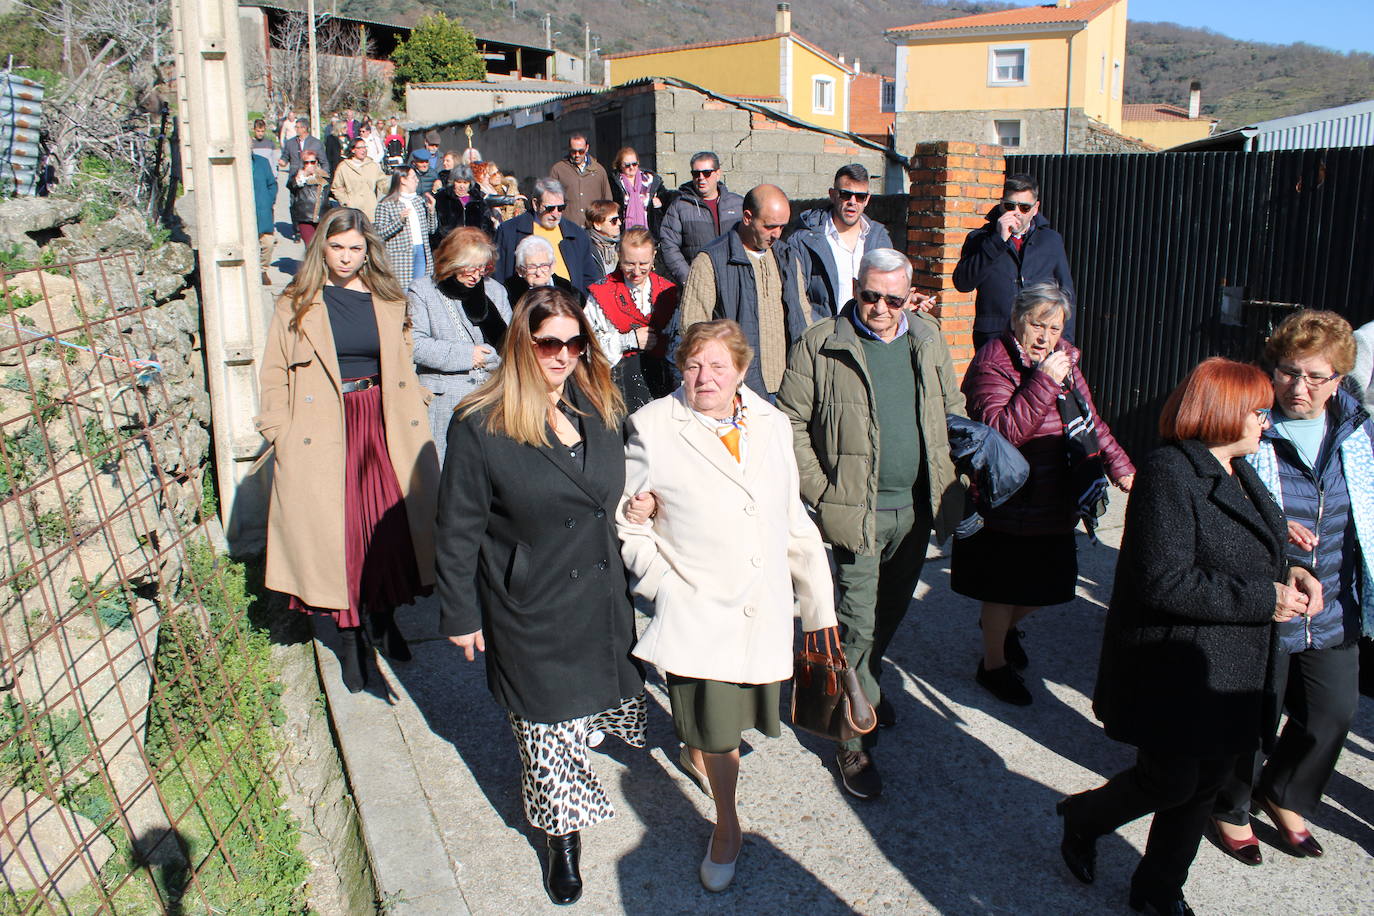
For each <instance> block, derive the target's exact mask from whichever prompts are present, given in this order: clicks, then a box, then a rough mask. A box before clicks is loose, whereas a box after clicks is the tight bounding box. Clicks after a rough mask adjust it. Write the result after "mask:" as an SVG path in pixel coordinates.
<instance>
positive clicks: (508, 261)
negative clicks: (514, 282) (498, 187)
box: [496, 178, 604, 297]
mask: <svg viewBox="0 0 1374 916" xmlns="http://www.w3.org/2000/svg"><path fill="white" fill-rule="evenodd" d="M530 204H531V207H532V209H531V210H529V211H528V212H525V213H521V214H520V215H519V216H516V217H514V218H512V219H508V220H506V221H505V222H503V223H501V225H500V226H498V227H497V229H496V249H497V258H496V270H497V279H498V280H500V281H501V282H502V283H505V282H506V281H507V280H509V279H510V278H511V277H513V276H514V275H515V249H516V247H517V246H518V245H519V244H520V242H521V241H522V240H524V239H526V238H528V237H529V236H531V235H535V236H538V237H540V238H542V239H544V240H545V241H546V242H548V243H549V245H551V246H552V247H553V252H554V267H553V272H554V274H555V275H557V276H560V277H562V278H563V279H564V280H567V281H568V282H569V283H571V284H572V286H573V287H574V288H575V289H576V290H577V291H578V293H580V294H581V295H582V296H583V297H585V296H586V295H587V287H589V286H591V285H592V284H593V283H595V282H596V281H597V280H600V279H601V278H602V276H604V274H602V272H601V264H600V262H598V261H597V259H596V255H594V254H593V253H592V240H591V239H590V238H589V237H588V236H587V232H586V230H585V229H583V228H582V227H581V226H578V225H576V224H575V223H573V222H572V221H571V220H570V219H568V218H566V216H565V214H567V212H568V203H567V196H566V192H565V191H564V189H563V185H561V184H559V183H558V182H557V181H554V180H553V179H552V178H541V179H539V180H538V181H536V182H535V183H534V194H533V195H532V196H531V198H530Z"/></svg>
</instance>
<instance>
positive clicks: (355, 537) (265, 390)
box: [254, 209, 439, 692]
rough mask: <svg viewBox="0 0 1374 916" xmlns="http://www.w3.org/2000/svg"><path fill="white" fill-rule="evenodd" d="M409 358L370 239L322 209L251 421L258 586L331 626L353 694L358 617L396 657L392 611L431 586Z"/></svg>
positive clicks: (355, 222)
mask: <svg viewBox="0 0 1374 916" xmlns="http://www.w3.org/2000/svg"><path fill="white" fill-rule="evenodd" d="M413 350H414V343H413V341H412V339H411V332H410V319H409V317H408V316H407V314H406V299H405V293H404V292H403V291H402V289H401V287H400V285H399V284H398V283H397V282H396V280H395V278H394V277H392V276H391V273H390V272H389V271H388V270H387V266H386V258H385V255H384V254H383V248H382V243H381V240H380V239H378V238H377V235H376V233H375V232H373V231H372V226H371V224H370V223H369V222H368V220H367V218H366V217H365V216H363V214H362V213H361V212H359V211H358V210H354V209H338V210H333V211H331V212H330V213H328V214H327V215H326V216H325V218H324V219H323V220H322V221H321V222H320V226H319V231H318V232H317V233H316V235H315V238H314V240H313V241H312V242H311V244H310V247H309V248H307V249H306V252H305V257H304V259H303V261H302V263H301V268H300V271H299V272H298V273H297V274H296V278H295V279H294V280H293V281H292V282H291V283H290V284H289V285H288V286H287V287H286V289H285V291H284V292H283V293H282V295H281V298H280V299H278V300H277V306H276V309H275V311H274V312H273V315H272V324H271V327H270V328H269V330H268V334H267V351H266V353H265V354H264V356H263V361H262V370H261V377H260V382H259V386H260V396H261V407H262V410H261V413H260V414H259V415H258V416H257V417H256V418H255V420H254V422H255V424H256V426H257V428H258V431H259V432H260V433H262V435H263V438H265V439H266V440H267V441H268V443H269V444H270V446H271V453H272V454H273V456H274V459H275V470H274V474H273V479H272V496H271V503H270V506H269V511H268V520H267V577H266V582H267V586H268V588H271V589H275V590H276V591H279V592H284V593H285V594H287V595H290V596H291V606H292V607H293V608H295V609H298V610H303V611H309V612H317V613H326V614H329V615H330V616H332V617H333V618H334V621H335V623H336V624H337V625H338V627H339V633H340V642H341V646H342V648H341V650H340V664H341V666H342V668H343V679H344V684H345V685H346V686H347V687H348V689H349V690H350V691H353V692H357V691H359V690H362V689H363V687H364V686H366V683H367V655H368V654H370V652H369V650H368V649H367V642H366V640H365V639H363V638H362V634H361V633H360V632H359V631H360V629H361V627H362V623H363V619H364V616H367V617H369V618H370V620H371V623H372V629H373V633H374V634H375V636H376V638H377V640H378V642H379V643H380V647H381V649H382V651H383V652H385V653H386V654H387V655H388V656H389V657H391V658H393V659H396V660H398V661H405V660H407V659H409V658H410V650H409V648H408V647H407V646H406V643H405V639H404V638H403V637H402V635H401V632H400V630H399V629H398V628H397V626H396V620H395V611H396V607H397V606H398V605H401V604H407V603H409V602H410V601H412V600H413V599H414V598H415V596H416V595H418V594H421V593H423V592H426V591H428V589H429V588H430V587H432V586H433V584H434V514H435V503H436V496H437V491H438V479H439V462H438V458H437V457H436V454H435V450H434V442H433V440H432V439H431V438H430V431H429V418H428V414H427V411H426V404H427V402H428V398H429V395H428V392H426V391H425V390H424V388H422V387H421V386H420V382H419V380H418V379H417V378H416V376H415V364H414V360H413V357H412V352H413Z"/></svg>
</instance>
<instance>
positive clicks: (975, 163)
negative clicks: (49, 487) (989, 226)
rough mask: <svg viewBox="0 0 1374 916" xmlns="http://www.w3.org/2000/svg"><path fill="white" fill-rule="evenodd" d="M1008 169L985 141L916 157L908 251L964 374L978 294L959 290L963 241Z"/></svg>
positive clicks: (932, 146) (949, 145) (940, 147)
mask: <svg viewBox="0 0 1374 916" xmlns="http://www.w3.org/2000/svg"><path fill="white" fill-rule="evenodd" d="M1005 171H1006V160H1005V159H1004V158H1003V156H1002V148H1001V147H1000V146H989V145H987V144H983V143H966V142H961V141H953V140H939V141H936V142H933V143H920V144H917V146H916V152H915V153H914V154H913V155H912V157H911V170H910V173H909V177H910V179H911V199H910V203H909V205H908V211H907V218H906V225H907V233H906V236H907V243H906V253H907V256H908V257H909V258H911V264H912V266H913V268H914V269H915V276H914V281H913V282H915V284H916V287H917V288H918V289H921V290H924V291H925V292H927V293H934V294H935V295H937V296H939V297H940V304H939V306H938V307H937V308H936V310H935V312H934V313H933V314H935V315H936V316H937V317H939V318H940V324H941V326H942V327H943V328H944V332H945V341H946V343H948V344H949V349H950V354H951V355H952V356H953V357H954V369H955V371H956V372H957V373H959V375H960V376H962V375H963V373H964V367H965V366H967V365H968V362H969V360H970V359H972V358H973V293H961V292H959V291H958V290H956V289H955V288H954V267H955V265H956V264H958V263H959V249H960V248H961V247H962V246H963V244H964V237H965V236H967V235H968V233H969V230H971V229H977V228H978V227H979V226H981V225H983V223H984V221H985V217H986V215H987V211H988V208H989V207H991V206H992V203H993V201H995V200H998V199H999V198H1000V197H1001V196H1002V179H1003V177H1004V172H1005Z"/></svg>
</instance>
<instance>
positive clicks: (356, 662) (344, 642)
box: [339, 627, 367, 693]
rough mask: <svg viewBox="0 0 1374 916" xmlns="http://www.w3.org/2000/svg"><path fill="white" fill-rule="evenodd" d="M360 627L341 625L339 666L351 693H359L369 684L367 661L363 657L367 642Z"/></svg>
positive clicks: (345, 684)
mask: <svg viewBox="0 0 1374 916" xmlns="http://www.w3.org/2000/svg"><path fill="white" fill-rule="evenodd" d="M360 629H361V628H360V627H339V668H340V669H342V672H343V684H344V687H346V688H348V692H349V693H358V692H360V691H361V690H362V689H363V688H364V687H366V686H367V663H366V662H365V661H364V659H363V652H364V650H365V649H366V647H367V643H366V641H365V640H364V639H363V638H362V633H361V632H360Z"/></svg>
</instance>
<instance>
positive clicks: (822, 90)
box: [811, 76, 835, 114]
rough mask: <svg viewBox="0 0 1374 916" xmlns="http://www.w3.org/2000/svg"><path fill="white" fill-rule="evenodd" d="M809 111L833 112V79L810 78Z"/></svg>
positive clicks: (818, 112) (825, 77)
mask: <svg viewBox="0 0 1374 916" xmlns="http://www.w3.org/2000/svg"><path fill="white" fill-rule="evenodd" d="M811 111H812V112H814V113H815V114H834V113H835V81H834V80H833V79H831V78H830V77H828V76H813V77H812V78H811Z"/></svg>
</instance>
